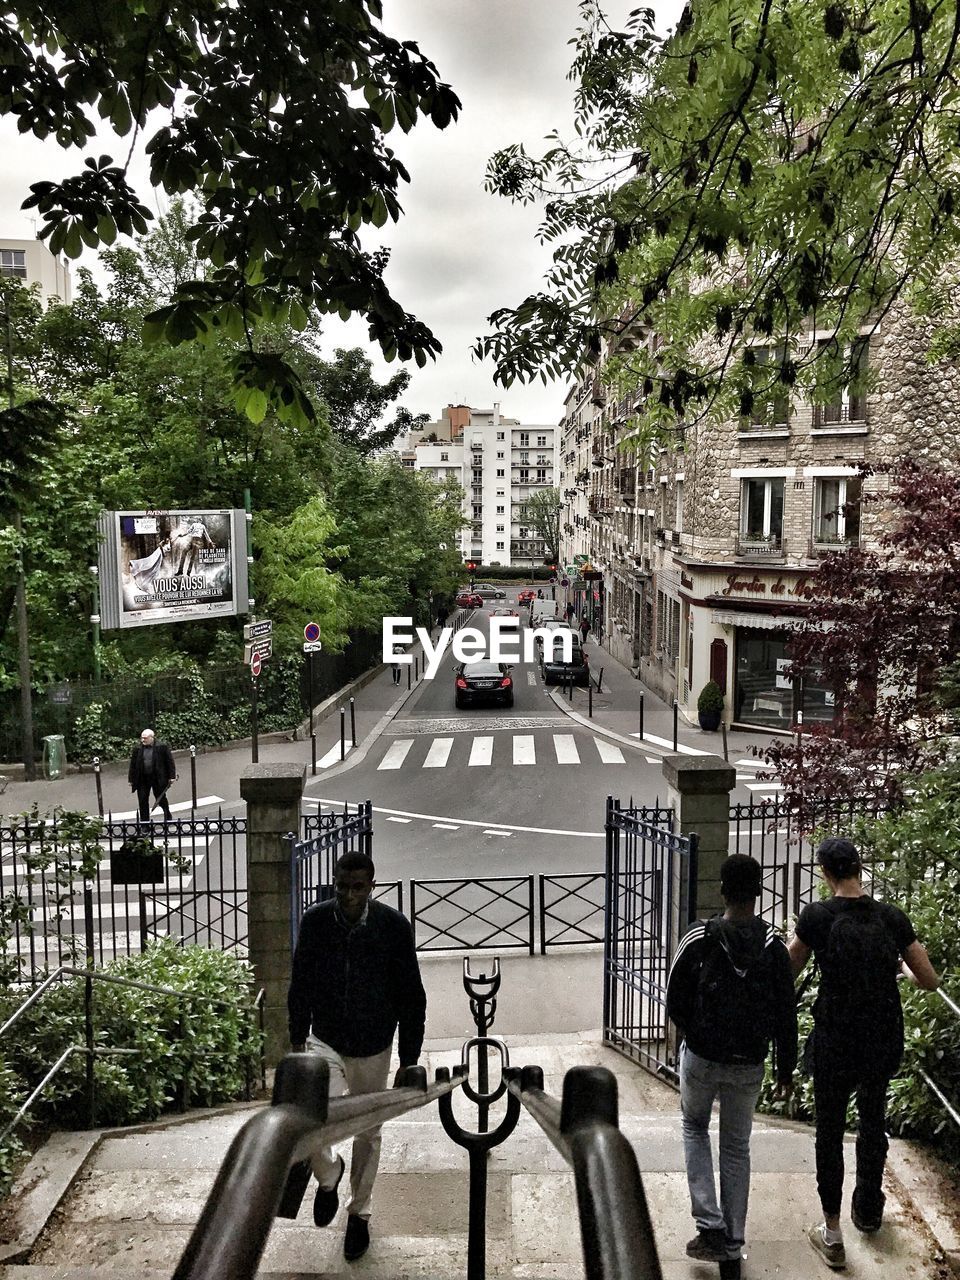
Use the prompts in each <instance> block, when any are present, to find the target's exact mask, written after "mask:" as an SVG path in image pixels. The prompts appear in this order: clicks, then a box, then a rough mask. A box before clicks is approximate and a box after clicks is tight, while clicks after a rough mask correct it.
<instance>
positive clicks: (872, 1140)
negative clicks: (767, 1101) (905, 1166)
mask: <svg viewBox="0 0 960 1280" xmlns="http://www.w3.org/2000/svg"><path fill="white" fill-rule="evenodd" d="M817 862H818V864H819V867H820V873H821V875H822V876H823V878H824V879H825V880H826V882H827V884H828V885H829V886H830V889H831V892H832V894H833V896H832V897H831V898H827V899H826V900H825V901H823V902H811V903H809V904H808V905H807V906H805V907H804V908H803V910H802V911H801V912H800V916H799V919H798V920H797V927H796V932H795V934H794V936H793V939H792V940H791V942H790V960H791V963H792V965H793V972H794V974H795V975H796V974H799V973H800V972H801V971H802V970H803V968H804V966H805V965H806V963H807V961H808V960H809V959H810V957H811V955H812V956H813V957H814V963H815V965H816V967H817V968H818V969H819V971H820V986H819V991H818V993H817V999H816V1002H815V1004H814V1006H813V1032H812V1034H811V1037H810V1039H809V1040H808V1041H807V1044H806V1045H805V1047H804V1053H803V1057H804V1068H805V1069H806V1070H809V1071H811V1072H812V1074H813V1096H814V1107H815V1110H816V1123H817V1130H816V1158H817V1190H818V1191H819V1193H820V1204H821V1207H822V1208H823V1221H822V1222H820V1223H817V1225H816V1226H813V1227H811V1228H810V1231H809V1233H808V1239H809V1241H810V1244H811V1245H812V1246H813V1248H814V1251H815V1252H816V1253H817V1254H819V1256H820V1258H821V1259H822V1260H823V1261H824V1262H825V1263H826V1264H827V1266H828V1267H831V1268H833V1269H834V1270H836V1271H839V1270H841V1269H842V1268H843V1267H845V1266H846V1254H845V1251H844V1246H843V1233H842V1231H841V1229H840V1208H841V1205H842V1202H843V1134H844V1129H845V1128H846V1117H847V1107H848V1106H849V1104H850V1099H851V1097H855V1098H856V1103H857V1115H858V1118H859V1131H858V1134H857V1148H856V1151H857V1154H856V1182H855V1184H854V1191H853V1197H852V1200H851V1205H850V1216H851V1217H852V1219H853V1225H854V1226H855V1227H856V1228H857V1230H858V1231H862V1232H864V1233H866V1234H872V1233H873V1232H875V1231H878V1230H879V1229H880V1225H881V1223H882V1221H883V1206H884V1194H883V1189H882V1184H883V1166H884V1162H885V1160H886V1157H887V1145H888V1144H887V1132H886V1120H887V1117H886V1106H887V1087H888V1085H889V1083H890V1079H891V1077H892V1076H893V1075H895V1074H896V1071H897V1068H898V1067H899V1065H900V1059H901V1057H902V1056H903V1009H902V1007H901V1004H900V991H899V989H898V987H897V978H898V977H899V976H901V975H902V976H904V977H906V978H909V979H910V980H911V981H913V982H914V983H915V984H916V985H917V986H919V987H923V988H924V989H925V990H926V991H935V990H936V989H937V987H938V986H939V985H940V979H939V977H938V975H937V973H936V971H935V970H934V968H933V965H932V964H931V963H930V959H929V957H928V956H927V952H926V949H925V948H924V946H923V945H922V943H920V942H918V941H917V935H916V933H915V932H914V928H913V925H912V924H911V923H910V919H909V917H908V916H907V915H906V914H905V913H904V912H903V911H901V910H900V908H899V907H895V906H894V905H893V904H892V903H889V902H876V901H874V899H873V898H871V897H870V896H869V894H866V893H864V891H863V885H862V883H861V873H862V865H861V862H860V855H859V853H858V852H857V849H856V846H855V845H853V844H852V843H851V842H850V841H849V840H843V839H840V838H838V837H836V836H832V837H830V838H829V839H827V840H824V841H823V842H822V843H821V844H820V847H819V848H818V849H817Z"/></svg>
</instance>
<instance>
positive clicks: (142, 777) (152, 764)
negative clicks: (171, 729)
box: [127, 729, 177, 822]
mask: <svg viewBox="0 0 960 1280" xmlns="http://www.w3.org/2000/svg"><path fill="white" fill-rule="evenodd" d="M176 777H177V766H176V765H175V764H174V762H173V752H172V751H171V750H170V748H169V747H168V746H167V744H166V743H165V742H157V739H156V734H155V733H154V732H153V730H152V729H144V731H143V732H142V733H141V734H140V745H139V746H137V747H134V749H133V754H132V755H131V757H130V768H129V770H128V772H127V781H128V782H129V783H130V790H131V791H135V792H136V793H137V807H138V809H139V813H140V821H141V822H149V821H150V807H151V806H150V792H151V791H152V792H153V797H154V806H156V805H158V804H159V806H160V808H161V809H162V810H163V816H164V820H165V821H166V822H170V821H171V820H172V816H173V815H172V814H171V813H170V805H169V802H168V801H167V789H168V787H169V786H170V784H171V782H175V781H176Z"/></svg>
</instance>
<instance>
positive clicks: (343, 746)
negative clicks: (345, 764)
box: [340, 707, 347, 760]
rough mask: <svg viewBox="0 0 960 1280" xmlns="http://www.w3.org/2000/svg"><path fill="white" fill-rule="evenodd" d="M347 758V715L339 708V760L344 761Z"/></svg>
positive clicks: (343, 709)
mask: <svg viewBox="0 0 960 1280" xmlns="http://www.w3.org/2000/svg"><path fill="white" fill-rule="evenodd" d="M346 756H347V713H346V710H345V708H344V707H341V708H340V759H341V760H345V759H346Z"/></svg>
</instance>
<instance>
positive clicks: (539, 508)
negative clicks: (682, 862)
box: [520, 489, 563, 563]
mask: <svg viewBox="0 0 960 1280" xmlns="http://www.w3.org/2000/svg"><path fill="white" fill-rule="evenodd" d="M562 506H563V499H562V498H561V497H560V490H559V489H537V490H535V491H534V492H533V493H531V495H530V497H529V498H527V499H526V500H525V502H524V504H523V508H522V511H521V513H520V515H521V516H522V519H523V520H524V521H526V522H528V523H529V525H530V527H531V528H532V529H533V531H534V533H536V535H537V537H538V538H541V539H542V540H543V554H544V558H545V559H547V560H550V561H552V562H553V563H556V562H557V561H558V560H559V559H560V508H561V507H562Z"/></svg>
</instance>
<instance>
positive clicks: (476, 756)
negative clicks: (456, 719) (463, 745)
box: [467, 738, 493, 766]
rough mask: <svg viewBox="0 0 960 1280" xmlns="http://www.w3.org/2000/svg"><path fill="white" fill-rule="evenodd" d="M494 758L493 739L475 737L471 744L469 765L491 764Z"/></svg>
mask: <svg viewBox="0 0 960 1280" xmlns="http://www.w3.org/2000/svg"><path fill="white" fill-rule="evenodd" d="M492 759H493V739H492V738H474V740H473V742H472V744H471V746H470V759H469V760H468V761H467V765H468V766H469V765H472V764H475V765H479V764H489V763H490V761H491V760H492Z"/></svg>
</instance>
